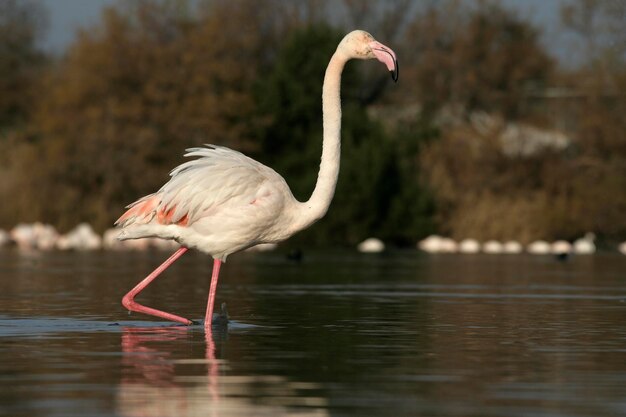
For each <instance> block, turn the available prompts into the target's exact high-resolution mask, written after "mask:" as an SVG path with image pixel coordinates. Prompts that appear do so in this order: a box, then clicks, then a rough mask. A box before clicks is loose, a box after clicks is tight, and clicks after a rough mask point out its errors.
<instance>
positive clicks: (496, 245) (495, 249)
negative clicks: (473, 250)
mask: <svg viewBox="0 0 626 417" xmlns="http://www.w3.org/2000/svg"><path fill="white" fill-rule="evenodd" d="M483 252H485V253H493V254H497V253H502V252H503V246H502V243H500V242H498V241H497V240H488V241H486V242H485V243H483Z"/></svg>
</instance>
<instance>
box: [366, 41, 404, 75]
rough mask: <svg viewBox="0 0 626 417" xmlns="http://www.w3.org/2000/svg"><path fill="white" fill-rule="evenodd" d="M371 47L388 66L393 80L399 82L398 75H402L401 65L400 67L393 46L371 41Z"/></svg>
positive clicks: (377, 57)
mask: <svg viewBox="0 0 626 417" xmlns="http://www.w3.org/2000/svg"><path fill="white" fill-rule="evenodd" d="M370 48H371V49H372V53H373V54H374V56H375V57H376V59H378V60H379V61H380V62H382V63H383V64H385V65H386V66H387V69H388V70H389V72H390V73H391V78H392V79H393V81H394V82H397V81H398V76H399V75H400V67H398V59H397V58H396V53H395V52H393V51H392V50H391V48H389V47H387V46H385V45H383V44H382V43H380V42H377V41H373V42H370Z"/></svg>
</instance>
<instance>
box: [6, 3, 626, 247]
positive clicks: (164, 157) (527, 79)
mask: <svg viewBox="0 0 626 417" xmlns="http://www.w3.org/2000/svg"><path fill="white" fill-rule="evenodd" d="M625 10H626V2H624V1H621V0H552V1H543V2H541V1H513V0H508V1H479V0H477V1H471V0H468V1H452V0H444V1H434V0H430V1H408V0H394V1H389V0H385V1H375V0H343V1H324V0H300V1H291V2H283V1H278V0H258V1H243V0H228V1H222V0H213V1H210V0H196V1H193V0H170V1H166V0H154V1H148V0H143V1H114V0H111V1H104V0H100V1H88V2H76V1H63V0H61V1H51V0H50V1H37V0H0V201H1V202H2V203H1V204H0V228H5V229H8V228H11V227H13V226H14V225H15V224H17V223H19V222H34V221H42V222H45V223H50V224H52V225H54V226H55V227H56V228H58V229H59V230H60V231H61V232H63V231H67V230H68V229H71V228H72V227H74V226H75V225H76V224H78V223H80V222H88V223H90V224H91V225H92V226H93V227H94V228H95V229H96V230H97V231H99V232H102V231H104V230H105V229H107V228H109V227H111V225H112V223H113V222H114V221H115V219H117V217H119V215H120V214H121V213H122V212H123V208H124V206H126V205H127V204H129V203H131V202H133V201H135V200H136V199H137V198H139V197H141V196H143V195H146V194H149V193H151V192H154V191H156V190H157V189H158V188H159V187H160V186H161V185H162V184H163V183H164V182H165V181H166V180H167V178H168V173H169V171H170V170H171V169H172V168H173V167H175V166H176V165H178V164H179V163H181V162H182V154H183V151H184V149H185V148H187V147H191V146H197V145H200V144H204V143H213V144H220V145H226V146H229V147H231V148H234V149H237V150H240V151H242V152H244V153H246V154H248V155H249V156H251V157H253V158H255V159H257V160H259V161H261V162H263V163H265V164H267V165H269V166H271V167H273V168H274V169H275V170H276V171H277V172H278V173H280V174H281V175H283V176H284V177H285V179H286V180H287V182H288V183H289V184H290V186H291V188H292V190H293V193H294V195H295V196H296V198H298V199H300V200H304V199H307V198H308V196H309V195H310V193H311V192H312V190H313V187H314V183H315V180H316V177H317V171H318V164H319V158H320V155H321V136H322V133H321V126H322V124H321V123H322V120H321V86H322V78H323V73H324V70H325V68H326V64H327V63H328V60H329V57H330V55H331V54H332V52H333V51H334V49H335V48H336V45H337V43H338V41H339V40H340V39H341V38H342V37H343V35H344V34H345V33H346V32H347V31H350V30H352V29H354V28H362V29H365V30H367V31H369V32H371V33H372V34H373V35H374V36H375V37H376V38H377V40H379V41H381V42H383V43H384V44H386V45H388V46H390V47H392V48H393V49H394V50H395V51H396V52H397V54H398V57H399V61H400V67H401V70H400V80H399V82H398V84H396V85H393V83H392V82H391V79H390V77H389V76H388V74H386V72H385V71H381V70H380V67H379V65H376V64H375V63H368V64H361V65H349V66H348V67H347V70H346V73H345V76H344V84H343V91H342V94H343V111H344V123H343V133H342V136H343V155H342V167H341V173H340V178H339V184H338V188H337V194H336V197H335V200H334V202H333V204H332V206H331V208H330V211H329V213H328V215H327V217H326V218H324V219H323V220H322V221H320V222H319V223H318V224H317V225H316V226H315V227H312V228H311V229H310V230H307V231H305V232H303V233H301V234H300V235H298V236H296V237H295V239H296V242H297V243H298V244H305V243H306V244H309V245H315V244H325V245H329V244H332V245H348V244H349V245H352V244H355V243H357V242H359V241H361V240H363V239H364V238H366V237H369V236H376V237H378V238H381V239H383V240H384V241H386V242H390V243H393V244H396V245H398V246H403V245H414V244H415V242H416V241H418V240H419V239H422V238H423V237H424V236H426V235H429V234H432V233H439V234H444V235H449V236H451V237H453V238H456V239H463V238H474V239H479V240H487V239H499V240H507V239H515V240H519V241H520V242H523V243H527V242H529V241H531V240H533V239H539V238H541V239H546V240H556V239H566V240H573V239H575V238H576V237H579V236H581V235H584V234H585V233H586V232H593V233H595V234H596V235H597V236H598V238H599V239H600V241H603V242H617V241H620V240H624V238H626V216H624V213H626V137H625V132H626V117H625V116H626V95H625V94H626V31H625V30H624V27H626V26H625V23H626V18H625Z"/></svg>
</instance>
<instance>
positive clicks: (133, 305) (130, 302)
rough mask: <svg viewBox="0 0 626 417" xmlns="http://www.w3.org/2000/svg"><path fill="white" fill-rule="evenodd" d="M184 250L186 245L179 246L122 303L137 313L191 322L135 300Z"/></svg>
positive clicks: (179, 321) (186, 322)
mask: <svg viewBox="0 0 626 417" xmlns="http://www.w3.org/2000/svg"><path fill="white" fill-rule="evenodd" d="M185 252H187V248H186V247H184V246H183V247H181V248H180V249H178V250H177V251H176V252H174V253H173V254H172V256H170V257H169V258H168V259H167V260H166V261H165V262H163V263H162V264H161V265H160V266H159V267H158V268H157V269H155V270H154V271H152V272H151V273H150V275H148V276H147V277H146V278H144V279H143V280H142V281H141V282H140V283H139V284H137V285H136V286H135V288H133V289H132V290H130V291H129V292H128V294H126V295H125V296H124V298H122V305H123V306H124V307H126V308H127V309H128V310H130V311H136V312H137V313H144V314H148V315H151V316H156V317H161V318H164V319H166V320H171V321H176V322H178V323H182V324H186V325H190V324H193V323H192V321H191V320H188V319H186V318H184V317H180V316H177V315H175V314H171V313H166V312H165V311H161V310H157V309H154V308H150V307H146V306H144V305H141V304H139V303H138V302H136V301H135V297H136V296H137V295H138V294H139V293H140V292H141V291H143V290H144V289H145V288H146V287H147V286H148V285H149V284H150V283H151V282H152V281H154V280H155V279H156V277H158V276H159V275H160V274H161V273H162V272H163V271H165V270H166V269H167V268H168V267H169V266H170V265H172V264H173V263H174V262H175V261H176V260H177V259H178V258H180V257H181V256H182V255H183V254H184V253H185Z"/></svg>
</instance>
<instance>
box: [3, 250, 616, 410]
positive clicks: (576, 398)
mask: <svg viewBox="0 0 626 417" xmlns="http://www.w3.org/2000/svg"><path fill="white" fill-rule="evenodd" d="M166 257H167V254H166V253H158V252H153V253H45V254H44V253H31V254H20V253H18V252H15V251H11V250H5V251H0V415H2V416H11V417H22V416H23V417H26V416H28V417H38V416H63V417H66V416H285V415H289V416H291V415H296V416H417V415H420V416H421V415H424V416H539V417H544V416H618V415H626V320H625V319H626V257H623V256H619V255H609V254H604V255H603V254H600V255H595V256H590V257H578V258H574V259H571V260H569V261H567V262H559V261H556V260H554V259H552V258H551V257H536V256H535V257H532V256H497V255H494V256H489V255H468V256H462V255H439V256H427V255H423V254H418V253H417V252H413V251H408V252H394V253H390V254H383V255H359V254H356V253H352V252H347V251H346V252H332V253H331V252H306V253H305V254H304V259H303V261H302V262H300V263H294V262H291V261H288V260H287V259H286V257H285V256H284V254H282V253H271V254H240V255H235V256H233V257H231V258H230V259H229V262H228V263H227V264H226V265H225V266H224V267H223V268H222V279H221V281H220V286H219V289H218V302H226V303H227V305H228V309H229V313H230V315H231V319H232V320H233V321H232V322H231V325H230V327H229V329H228V330H227V331H224V330H216V331H215V332H214V333H213V337H212V338H210V339H205V334H204V332H203V329H202V327H201V326H192V327H184V326H179V325H170V324H168V323H166V322H163V321H159V320H158V319H156V320H155V319H152V318H149V317H147V316H143V315H137V314H133V315H130V316H129V315H128V314H127V313H126V312H125V310H124V309H123V308H122V307H121V305H120V299H121V297H122V296H123V295H124V293H125V292H126V291H127V290H129V289H130V288H131V287H132V286H134V285H135V283H136V282H138V281H139V280H140V279H141V278H143V276H145V275H146V274H147V273H148V272H149V271H150V270H151V269H152V268H154V267H155V266H157V265H158V264H159V263H160V262H161V261H162V260H164V259H165V258H166ZM210 272H211V262H210V260H209V259H208V258H207V257H205V256H202V255H200V254H196V253H189V254H187V255H185V256H184V257H183V258H181V260H180V261H179V262H178V263H177V264H175V265H174V266H173V267H172V268H171V269H170V270H169V271H168V272H167V273H166V274H165V275H164V276H163V277H161V278H160V279H159V280H157V281H155V283H154V284H153V285H152V286H151V287H149V288H148V289H147V290H146V291H145V292H144V293H143V294H142V295H141V297H140V301H141V302H142V303H144V304H146V305H149V306H154V307H157V308H162V309H165V310H167V311H171V312H174V313H177V314H180V315H183V316H186V317H189V318H191V319H196V320H201V319H202V318H203V315H204V309H205V304H206V294H207V292H208V287H209V276H210Z"/></svg>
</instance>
